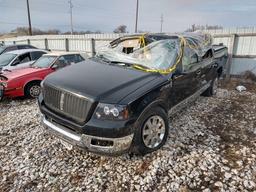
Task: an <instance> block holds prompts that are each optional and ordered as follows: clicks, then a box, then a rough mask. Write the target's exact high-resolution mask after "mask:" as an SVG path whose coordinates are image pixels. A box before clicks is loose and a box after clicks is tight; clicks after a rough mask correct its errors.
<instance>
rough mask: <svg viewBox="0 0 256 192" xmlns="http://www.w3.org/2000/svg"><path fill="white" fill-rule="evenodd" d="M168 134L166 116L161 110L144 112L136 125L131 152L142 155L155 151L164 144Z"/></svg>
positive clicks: (154, 109) (157, 108)
mask: <svg viewBox="0 0 256 192" xmlns="http://www.w3.org/2000/svg"><path fill="white" fill-rule="evenodd" d="M168 132H169V123H168V115H167V114H166V112H165V111H164V110H163V109H162V108H160V107H156V108H153V109H150V110H147V111H145V112H144V113H143V114H142V115H141V117H140V118H139V120H138V123H137V127H136V132H135V139H134V143H133V144H134V149H135V150H134V151H133V152H135V153H137V154H140V155H144V154H147V153H150V152H153V151H156V150H157V149H159V148H161V147H162V146H163V145H164V144H165V142H166V140H167V137H168Z"/></svg>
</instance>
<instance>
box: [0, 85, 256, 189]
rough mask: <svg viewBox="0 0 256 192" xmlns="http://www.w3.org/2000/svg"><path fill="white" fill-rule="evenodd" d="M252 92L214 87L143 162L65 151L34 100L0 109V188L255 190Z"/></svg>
mask: <svg viewBox="0 0 256 192" xmlns="http://www.w3.org/2000/svg"><path fill="white" fill-rule="evenodd" d="M255 103H256V92H249V91H248V92H243V93H238V92H236V91H228V90H227V89H219V90H218V95H217V97H213V98H204V97H200V98H199V99H198V100H197V101H196V103H195V104H193V105H191V106H190V107H188V108H187V109H185V110H184V111H182V112H181V113H179V114H178V115H177V116H176V117H173V118H172V119H171V132H170V136H169V139H168V142H167V143H166V145H165V146H164V147H163V148H162V149H161V150H158V151H156V152H154V153H152V154H148V155H146V156H144V157H138V156H129V155H123V156H120V157H112V158H111V157H101V156H98V155H94V154H92V153H87V152H81V151H79V150H73V151H68V150H67V149H65V148H64V147H63V146H62V145H61V144H60V143H59V142H58V141H57V140H56V139H55V138H54V137H53V136H51V135H49V134H48V133H46V132H45V131H44V130H43V129H42V128H41V126H40V120H39V117H40V114H39V111H38V108H37V105H36V102H35V101H33V100H14V101H5V102H3V103H1V104H0V191H181V192H186V191H204V192H207V191H256V137H255V136H256V115H255V114H256V105H255Z"/></svg>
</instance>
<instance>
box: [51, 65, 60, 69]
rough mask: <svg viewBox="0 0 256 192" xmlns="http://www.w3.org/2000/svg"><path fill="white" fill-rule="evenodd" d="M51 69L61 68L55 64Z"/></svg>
mask: <svg viewBox="0 0 256 192" xmlns="http://www.w3.org/2000/svg"><path fill="white" fill-rule="evenodd" d="M51 68H52V69H58V68H59V66H58V65H57V64H54V65H53V66H52V67H51Z"/></svg>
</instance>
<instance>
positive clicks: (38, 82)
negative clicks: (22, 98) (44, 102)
mask: <svg viewBox="0 0 256 192" xmlns="http://www.w3.org/2000/svg"><path fill="white" fill-rule="evenodd" d="M40 83H41V80H33V81H29V82H27V83H26V85H25V86H24V93H25V91H26V89H27V87H28V86H29V85H31V84H39V85H40Z"/></svg>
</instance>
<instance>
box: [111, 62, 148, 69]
mask: <svg viewBox="0 0 256 192" xmlns="http://www.w3.org/2000/svg"><path fill="white" fill-rule="evenodd" d="M110 63H113V64H124V65H126V66H129V67H130V66H139V67H141V68H143V69H153V68H150V67H148V66H145V65H142V64H137V63H129V62H123V61H111V62H110Z"/></svg>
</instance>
